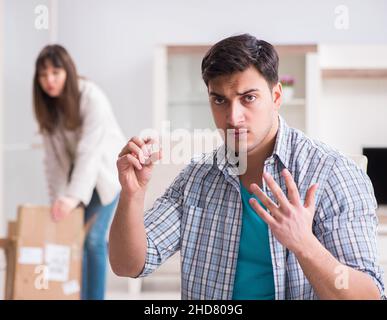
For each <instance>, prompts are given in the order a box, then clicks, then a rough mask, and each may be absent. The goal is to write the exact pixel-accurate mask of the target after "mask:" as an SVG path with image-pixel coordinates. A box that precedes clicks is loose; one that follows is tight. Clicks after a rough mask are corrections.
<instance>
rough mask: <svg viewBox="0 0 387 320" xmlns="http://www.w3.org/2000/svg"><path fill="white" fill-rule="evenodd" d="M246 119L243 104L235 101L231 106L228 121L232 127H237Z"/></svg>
mask: <svg viewBox="0 0 387 320" xmlns="http://www.w3.org/2000/svg"><path fill="white" fill-rule="evenodd" d="M243 120H244V114H243V106H242V105H241V104H240V103H238V102H234V103H232V104H231V106H230V108H229V114H228V123H229V125H230V126H232V127H237V126H238V125H239V124H240V123H241V122H243Z"/></svg>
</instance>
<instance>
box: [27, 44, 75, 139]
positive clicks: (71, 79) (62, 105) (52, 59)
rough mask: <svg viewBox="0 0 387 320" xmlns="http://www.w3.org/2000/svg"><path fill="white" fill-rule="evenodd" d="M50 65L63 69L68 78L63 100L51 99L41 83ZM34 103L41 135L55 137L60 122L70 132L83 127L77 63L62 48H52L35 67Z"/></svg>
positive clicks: (43, 53)
mask: <svg viewBox="0 0 387 320" xmlns="http://www.w3.org/2000/svg"><path fill="white" fill-rule="evenodd" d="M48 63H50V64H52V66H54V67H55V68H63V69H64V70H65V71H66V74H67V77H66V82H65V85H64V88H63V92H62V93H61V95H60V96H59V97H55V98H53V97H50V96H49V95H48V94H47V93H46V92H45V91H44V90H43V89H42V87H41V85H40V83H39V72H40V71H41V70H44V69H45V68H46V67H47V64H48ZM33 99H34V111H35V117H36V120H37V121H38V124H39V129H40V132H41V133H48V134H52V133H53V132H54V131H55V129H56V128H57V126H58V124H59V120H60V119H61V122H63V124H64V126H65V128H66V129H68V130H75V129H77V128H78V127H79V126H80V125H81V115H80V105H79V104H80V92H79V87H78V74H77V70H76V67H75V64H74V62H73V60H72V59H71V57H70V55H69V54H68V52H67V50H66V49H65V48H63V47H62V46H60V45H57V44H55V45H48V46H46V47H44V48H43V49H42V51H41V52H40V53H39V56H38V58H37V59H36V64H35V75H34V84H33Z"/></svg>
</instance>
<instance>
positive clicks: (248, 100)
mask: <svg viewBox="0 0 387 320" xmlns="http://www.w3.org/2000/svg"><path fill="white" fill-rule="evenodd" d="M243 99H244V100H245V101H246V102H253V101H254V100H255V99H257V97H256V96H253V95H247V96H244V97H243Z"/></svg>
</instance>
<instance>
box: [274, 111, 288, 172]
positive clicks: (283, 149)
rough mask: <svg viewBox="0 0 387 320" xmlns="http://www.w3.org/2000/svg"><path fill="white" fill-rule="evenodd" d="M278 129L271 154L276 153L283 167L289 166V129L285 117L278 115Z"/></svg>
mask: <svg viewBox="0 0 387 320" xmlns="http://www.w3.org/2000/svg"><path fill="white" fill-rule="evenodd" d="M278 122H279V123H278V131H277V137H276V140H275V145H274V150H273V156H274V155H276V156H277V157H278V158H279V160H280V161H281V162H282V164H283V166H284V167H285V168H288V167H289V161H290V154H291V130H290V128H289V126H288V125H287V123H286V121H285V119H284V118H283V117H282V116H280V115H278Z"/></svg>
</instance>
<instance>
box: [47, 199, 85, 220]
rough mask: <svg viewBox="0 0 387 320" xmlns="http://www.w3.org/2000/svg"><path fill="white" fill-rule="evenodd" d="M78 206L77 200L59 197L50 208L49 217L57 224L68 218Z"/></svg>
mask: <svg viewBox="0 0 387 320" xmlns="http://www.w3.org/2000/svg"><path fill="white" fill-rule="evenodd" d="M78 204H79V200H78V199H75V198H72V197H64V196H62V197H59V198H58V199H57V200H55V202H54V204H53V205H52V207H51V216H52V218H53V219H54V221H55V222H58V221H60V220H62V219H63V218H65V217H66V216H68V215H69V214H70V213H71V211H73V210H74V209H75V208H76V207H77V206H78Z"/></svg>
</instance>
